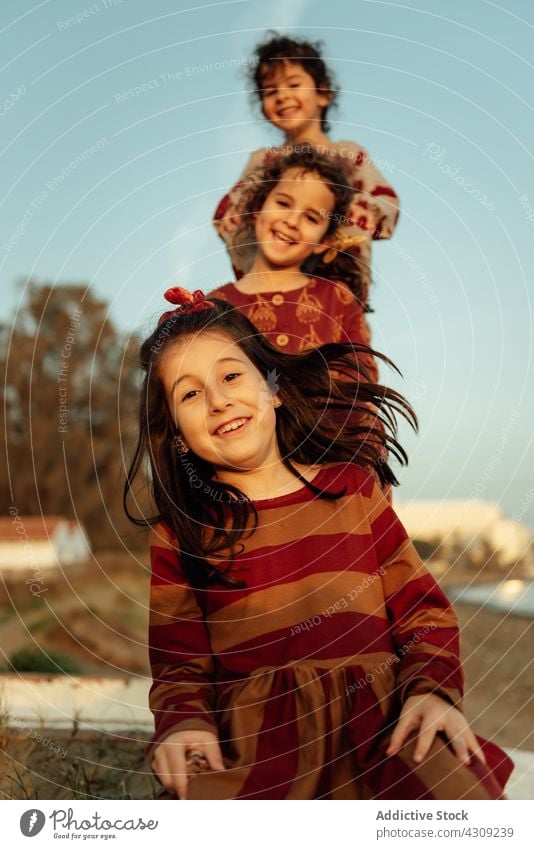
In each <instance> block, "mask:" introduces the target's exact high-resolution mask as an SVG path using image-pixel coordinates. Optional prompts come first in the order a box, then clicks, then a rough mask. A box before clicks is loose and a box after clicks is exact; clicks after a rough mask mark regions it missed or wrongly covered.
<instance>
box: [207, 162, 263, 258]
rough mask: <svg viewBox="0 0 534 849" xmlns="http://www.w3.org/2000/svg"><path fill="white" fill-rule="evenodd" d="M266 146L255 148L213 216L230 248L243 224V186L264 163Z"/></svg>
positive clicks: (218, 229)
mask: <svg viewBox="0 0 534 849" xmlns="http://www.w3.org/2000/svg"><path fill="white" fill-rule="evenodd" d="M266 151H267V149H266V148H260V149H259V150H255V151H254V152H253V153H252V154H251V155H250V157H249V159H248V161H247V164H246V165H245V168H244V169H243V172H242V173H241V176H240V177H239V179H238V181H237V183H235V185H234V186H233V188H231V189H230V191H229V192H228V193H227V194H225V196H224V197H223V198H222V199H221V200H220V201H219V203H218V204H217V209H216V210H215V214H214V216H213V226H214V227H215V229H216V231H217V233H218V234H219V236H220V237H221V239H222V240H223V241H224V242H225V244H226V247H227V248H228V250H230V249H231V248H232V247H233V244H234V236H235V234H236V232H237V231H238V230H239V227H240V225H241V212H242V209H243V200H244V196H243V188H244V186H245V184H246V182H247V180H248V179H249V177H250V175H251V174H252V173H253V172H254V171H255V170H256V169H257V168H260V167H261V166H262V165H263V164H264V159H265V155H266Z"/></svg>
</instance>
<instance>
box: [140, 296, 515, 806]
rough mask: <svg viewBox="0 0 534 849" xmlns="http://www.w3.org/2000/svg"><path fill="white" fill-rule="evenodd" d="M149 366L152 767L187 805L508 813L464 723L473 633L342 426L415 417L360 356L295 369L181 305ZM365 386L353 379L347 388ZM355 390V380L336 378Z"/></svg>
mask: <svg viewBox="0 0 534 849" xmlns="http://www.w3.org/2000/svg"><path fill="white" fill-rule="evenodd" d="M166 297H167V299H168V300H170V301H171V303H173V304H174V305H175V307H176V308H175V309H173V310H170V311H169V312H167V313H164V315H163V316H162V317H161V319H160V322H159V325H158V327H157V328H156V329H155V330H154V332H153V333H152V334H151V336H150V337H149V338H148V339H147V340H146V341H145V342H144V344H143V346H142V348H141V364H142V367H143V369H144V372H145V379H144V383H143V388H142V392H141V398H140V405H139V428H140V435H139V442H138V447H137V451H136V454H135V457H134V460H133V463H132V467H131V469H130V471H129V474H128V479H127V484H126V492H125V497H126V499H127V500H128V497H129V494H130V492H131V488H132V486H134V484H135V481H136V477H137V475H138V473H139V471H140V469H142V468H144V464H145V462H146V461H147V460H148V462H149V464H150V480H151V486H152V491H153V499H154V503H155V511H156V512H155V515H154V516H151V517H140V518H135V517H132V515H131V514H130V513H129V515H130V518H133V519H134V520H135V521H136V522H138V523H139V524H144V523H148V524H150V525H151V526H152V532H151V540H150V550H151V561H152V581H151V597H150V629H149V652H150V662H151V666H152V673H153V684H152V687H151V691H150V707H151V709H152V711H153V713H154V717H155V733H154V737H153V739H152V741H151V743H150V746H149V750H148V755H149V758H150V763H151V765H152V768H153V770H154V772H155V774H156V776H157V777H158V779H159V781H160V782H161V783H162V785H163V787H164V788H166V790H167V791H168V793H169V794H176V795H177V796H178V797H179V798H180V799H185V798H190V799H370V798H373V799H499V798H503V788H504V784H505V782H506V779H507V777H508V775H509V773H510V769H511V763H510V761H509V759H508V758H507V756H506V755H505V754H504V752H502V751H501V750H500V749H499V748H498V747H496V746H494V745H493V744H491V743H488V742H486V741H483V740H481V739H480V738H477V737H475V735H474V734H473V732H472V731H471V730H470V729H469V726H468V724H467V721H466V719H465V717H464V714H463V712H462V688H463V676H462V668H461V664H460V660H459V645H458V625H457V621H456V618H455V616H454V613H453V611H452V609H451V607H450V605H449V603H448V602H447V599H446V598H445V596H444V594H443V593H442V592H441V590H440V589H439V587H438V586H437V585H436V583H435V581H434V580H433V579H432V577H431V576H430V574H429V573H428V572H427V570H426V569H425V567H424V566H423V564H422V562H421V561H420V559H419V558H418V556H417V554H416V552H415V550H414V548H413V546H412V545H411V544H410V542H409V540H408V539H407V537H406V533H405V531H404V529H403V527H402V525H401V524H400V522H399V520H398V519H397V517H396V515H395V513H394V512H393V510H392V508H391V506H390V505H389V504H388V502H387V501H386V500H385V499H384V497H383V495H382V494H381V491H380V488H379V487H378V486H377V484H376V482H375V480H374V478H372V477H370V476H369V475H368V474H367V472H366V471H365V469H366V468H367V467H368V466H369V465H372V464H375V467H376V473H377V475H379V476H381V477H382V478H383V479H385V481H386V482H392V481H393V479H394V476H393V474H392V472H391V469H390V468H389V467H388V466H387V464H386V465H384V464H382V463H381V462H380V456H379V452H378V449H377V442H371V443H369V442H364V443H362V444H361V448H360V449H359V450H358V451H356V453H355V451H354V445H355V438H356V437H357V431H358V426H357V424H356V425H355V426H354V432H351V427H350V426H349V425H347V427H346V428H345V429H344V430H343V431H342V432H341V433H339V432H338V431H337V429H335V428H333V427H332V426H331V424H330V423H329V422H330V419H329V416H328V415H326V413H327V411H328V408H329V407H330V406H332V405H334V406H336V407H338V408H343V409H345V410H346V411H347V413H348V414H350V413H351V412H352V411H354V412H355V415H356V421H357V419H358V412H359V408H360V406H361V405H362V404H369V403H371V404H373V405H374V406H375V408H376V409H377V410H380V411H381V418H382V427H381V428H377V430H376V435H377V440H378V439H382V440H383V442H384V443H385V444H387V447H388V449H389V453H390V455H396V456H397V457H398V458H399V459H400V460H401V461H403V460H404V459H405V457H404V453H403V451H402V449H401V447H400V446H399V445H398V443H397V442H396V440H395V438H394V435H395V432H394V428H392V429H391V435H387V433H386V430H387V426H388V423H389V424H393V422H394V413H395V412H400V413H402V414H404V415H405V416H406V417H407V418H408V419H409V420H413V416H412V413H411V410H410V408H409V407H408V405H407V404H406V402H404V400H403V399H402V398H401V396H399V395H398V394H396V393H395V392H393V391H392V390H388V389H386V388H380V390H381V391H377V387H373V386H372V385H371V384H368V383H364V382H361V381H360V380H359V379H358V374H357V373H354V370H355V369H356V371H357V366H356V365H355V363H357V360H355V359H354V357H353V356H352V355H353V353H354V352H353V349H352V346H351V345H349V344H343V343H331V344H329V345H326V346H322V347H320V348H317V349H313V348H311V349H309V350H306V351H304V352H302V353H300V354H284V353H282V352H280V351H278V350H277V349H276V348H274V347H273V346H272V345H270V343H269V342H268V341H267V340H266V339H265V337H264V336H263V335H262V334H259V333H258V332H257V331H256V329H255V327H254V325H252V324H251V323H250V321H249V320H248V319H247V318H246V317H245V316H244V315H243V313H241V312H240V311H239V310H237V309H235V308H233V307H232V306H231V305H229V304H227V303H225V302H224V301H220V300H216V299H214V300H213V301H207V300H206V299H205V298H204V296H203V295H202V293H201V292H195V293H194V294H193V295H191V293H187V292H185V291H184V290H182V289H174V290H170V291H169V292H168V293H167V294H166ZM351 370H352V375H353V376H352V379H351V377H350V375H351ZM339 371H342V372H344V378H343V380H341V379H338V378H336V377H335V376H333V375H334V374H336V373H337V372H339Z"/></svg>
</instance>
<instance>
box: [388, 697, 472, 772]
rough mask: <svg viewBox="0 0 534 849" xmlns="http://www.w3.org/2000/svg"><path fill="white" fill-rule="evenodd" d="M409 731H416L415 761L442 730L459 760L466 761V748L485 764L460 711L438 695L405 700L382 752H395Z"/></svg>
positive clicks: (467, 760) (467, 751)
mask: <svg viewBox="0 0 534 849" xmlns="http://www.w3.org/2000/svg"><path fill="white" fill-rule="evenodd" d="M413 731H418V732H419V733H418V738H417V744H416V747H415V752H414V755H413V759H414V761H415V763H421V761H422V760H423V758H424V757H425V756H426V755H427V754H428V750H429V749H430V747H431V745H432V742H433V740H434V737H435V736H436V733H437V732H438V731H444V732H445V734H446V735H447V737H448V738H449V740H450V741H451V744H452V747H453V749H454V752H455V754H456V755H457V757H458V760H459V761H460V762H461V763H463V764H468V763H469V760H470V754H469V752H470V751H471V752H472V753H473V754H474V755H476V756H477V758H480V760H481V761H482V763H484V764H485V763H486V758H485V757H484V753H483V752H482V750H481V748H480V746H479V745H478V742H477V739H476V737H475V735H474V734H473V732H472V731H471V729H470V728H469V725H468V724H467V720H466V718H465V716H464V715H463V713H462V712H461V711H459V710H458V709H457V708H455V707H453V706H452V705H451V704H449V703H448V702H446V701H445V699H441V698H440V697H439V696H436V695H433V694H432V693H426V694H422V695H419V696H410V697H409V698H407V699H406V701H405V703H404V706H403V708H402V710H401V714H400V717H399V721H398V723H397V725H396V726H395V730H394V731H393V734H392V736H391V742H390V744H389V746H388V748H387V749H386V755H396V754H397V752H398V751H399V749H400V748H401V746H402V745H403V743H404V742H405V741H406V739H407V737H408V736H409V735H410V734H411V733H412V732H413Z"/></svg>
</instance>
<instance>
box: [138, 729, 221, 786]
mask: <svg viewBox="0 0 534 849" xmlns="http://www.w3.org/2000/svg"><path fill="white" fill-rule="evenodd" d="M193 750H194V751H199V752H202V753H203V754H204V755H205V756H206V759H207V761H208V763H209V765H210V767H211V769H213V770H224V763H223V759H222V755H221V750H220V747H219V740H218V739H217V735H216V734H214V733H213V732H212V731H189V730H188V731H175V732H174V734H169V736H168V737H166V738H165V740H164V741H163V743H160V744H159V746H158V747H157V748H156V750H155V751H154V756H153V758H152V762H151V767H152V769H153V770H154V772H155V773H156V775H157V776H158V778H159V780H160V781H161V783H162V784H163V786H164V787H165V789H166V790H169V791H170V792H171V793H176V794H177V795H178V796H179V798H180V799H187V782H188V779H189V778H190V777H191V776H190V774H189V773H188V770H187V764H186V757H187V753H188V752H189V751H193Z"/></svg>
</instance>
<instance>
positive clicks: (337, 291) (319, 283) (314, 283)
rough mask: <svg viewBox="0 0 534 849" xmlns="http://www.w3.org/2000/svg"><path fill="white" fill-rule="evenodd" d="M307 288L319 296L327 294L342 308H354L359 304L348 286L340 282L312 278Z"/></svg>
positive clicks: (318, 277) (325, 278)
mask: <svg viewBox="0 0 534 849" xmlns="http://www.w3.org/2000/svg"><path fill="white" fill-rule="evenodd" d="M308 287H309V288H313V289H315V290H316V291H317V294H318V293H319V292H320V293H321V295H322V294H324V293H325V292H326V293H328V294H329V295H330V296H331V297H332V298H334V299H335V300H336V301H339V302H341V303H342V304H343V305H344V306H354V305H357V304H359V301H358V299H357V297H356V295H355V294H354V292H353V291H352V289H351V288H350V286H348V285H347V283H344V282H343V281H342V280H329V279H328V278H327V277H320V276H314V277H313V278H312V280H311V281H310V283H309V284H308Z"/></svg>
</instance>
